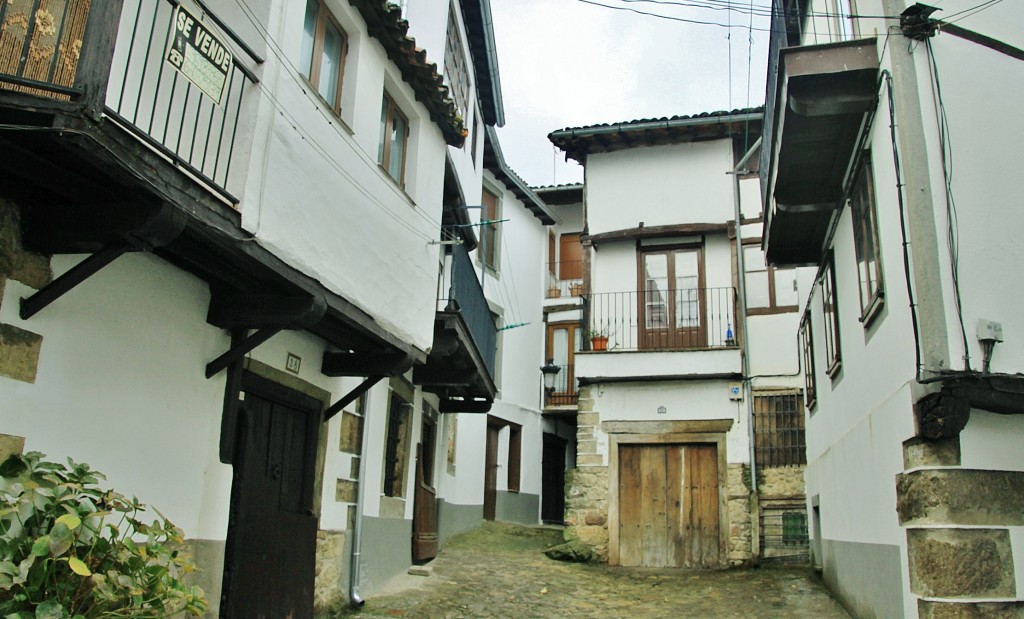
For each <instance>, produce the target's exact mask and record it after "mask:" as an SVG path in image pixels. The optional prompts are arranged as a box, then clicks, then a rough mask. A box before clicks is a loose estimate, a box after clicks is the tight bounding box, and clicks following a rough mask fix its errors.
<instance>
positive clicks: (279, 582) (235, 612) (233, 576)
mask: <svg viewBox="0 0 1024 619" xmlns="http://www.w3.org/2000/svg"><path fill="white" fill-rule="evenodd" d="M243 388H244V390H245V399H244V401H243V402H242V404H241V406H240V407H239V417H238V419H239V421H238V428H237V436H238V439H237V440H236V445H237V448H236V452H235V459H234V472H233V479H232V486H231V511H230V516H229V520H228V534H227V547H226V550H225V553H226V556H225V562H224V583H223V595H222V597H221V616H222V617H225V618H229V619H234V618H239V619H241V618H245V619H279V618H282V617H289V618H292V619H299V618H304V617H311V616H312V614H313V585H314V577H315V574H314V570H315V566H316V532H317V518H316V515H315V513H314V511H313V477H314V472H315V470H316V455H317V446H318V442H319V440H318V438H319V428H320V408H321V403H320V402H319V401H317V400H314V399H313V398H309V397H308V396H304V395H302V394H299V393H297V392H293V391H291V390H287V389H285V388H284V387H281V386H279V385H276V384H274V383H271V382H270V381H267V380H264V379H260V378H258V377H255V376H252V375H246V376H245V378H244V379H243Z"/></svg>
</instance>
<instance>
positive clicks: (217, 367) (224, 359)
mask: <svg viewBox="0 0 1024 619" xmlns="http://www.w3.org/2000/svg"><path fill="white" fill-rule="evenodd" d="M282 330H283V328H282V327H264V328H263V329H260V330H259V331H257V332H256V333H253V334H252V335H250V336H249V337H247V338H245V340H243V341H242V342H240V343H238V344H232V346H231V349H230V350H228V351H227V352H226V353H224V354H223V355H221V356H219V357H217V358H216V359H214V360H213V361H211V362H209V363H207V364H206V377H207V378H212V377H213V376H214V375H215V374H217V372H220V371H221V370H223V369H224V368H226V367H228V366H229V365H231V364H232V363H235V362H236V361H239V360H241V358H242V357H244V356H245V355H247V354H249V353H250V352H252V351H253V349H255V348H256V347H257V346H259V345H260V344H262V343H263V342H266V341H267V340H269V339H270V338H272V337H274V336H275V335H277V334H278V333H279V332H280V331H282Z"/></svg>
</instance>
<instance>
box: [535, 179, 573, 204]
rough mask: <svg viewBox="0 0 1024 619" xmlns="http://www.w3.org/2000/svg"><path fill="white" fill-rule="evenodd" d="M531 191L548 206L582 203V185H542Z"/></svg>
mask: <svg viewBox="0 0 1024 619" xmlns="http://www.w3.org/2000/svg"><path fill="white" fill-rule="evenodd" d="M533 191H534V192H535V193H536V194H537V195H538V196H540V197H541V199H542V200H544V201H545V202H547V203H548V204H576V203H578V202H583V183H567V184H564V185H544V186H542V187H534V188H533Z"/></svg>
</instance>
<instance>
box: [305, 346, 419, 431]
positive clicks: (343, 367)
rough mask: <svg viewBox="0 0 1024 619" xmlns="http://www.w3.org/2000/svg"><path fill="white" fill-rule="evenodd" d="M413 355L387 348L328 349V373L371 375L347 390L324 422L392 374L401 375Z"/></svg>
mask: <svg viewBox="0 0 1024 619" xmlns="http://www.w3.org/2000/svg"><path fill="white" fill-rule="evenodd" d="M412 364H413V358H412V357H411V356H410V355H408V354H406V353H404V352H401V351H394V350H388V351H384V352H358V351H327V352H325V353H324V356H323V360H322V361H321V363H320V372H321V373H322V374H324V375H326V376H368V378H367V379H366V380H364V381H363V382H361V383H359V386H358V387H356V388H355V389H353V390H352V391H349V392H348V393H346V394H345V395H344V396H343V397H342V398H341V399H340V400H338V401H337V402H335V403H334V404H331V405H330V406H329V407H328V408H327V410H325V411H324V422H327V421H329V420H330V419H331V418H332V417H334V416H335V415H337V414H338V413H339V412H341V410H342V409H343V408H345V407H346V406H348V405H349V404H351V403H352V402H355V401H356V400H357V399H358V398H359V396H361V395H363V394H364V393H366V392H367V391H369V390H370V388H371V387H373V386H374V385H376V384H377V383H379V382H380V381H382V380H384V379H385V378H388V377H390V376H400V375H402V374H405V373H406V372H408V371H409V368H411V367H412Z"/></svg>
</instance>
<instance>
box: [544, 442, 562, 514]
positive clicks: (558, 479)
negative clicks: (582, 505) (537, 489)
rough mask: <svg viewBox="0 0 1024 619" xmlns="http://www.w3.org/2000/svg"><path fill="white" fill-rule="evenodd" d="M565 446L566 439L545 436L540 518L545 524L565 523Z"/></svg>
mask: <svg viewBox="0 0 1024 619" xmlns="http://www.w3.org/2000/svg"><path fill="white" fill-rule="evenodd" d="M565 446H566V441H565V439H563V438H561V437H559V436H555V435H554V434H545V435H544V451H543V454H542V456H541V499H540V518H541V520H543V521H544V522H555V523H559V524H561V523H562V522H564V521H565Z"/></svg>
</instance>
